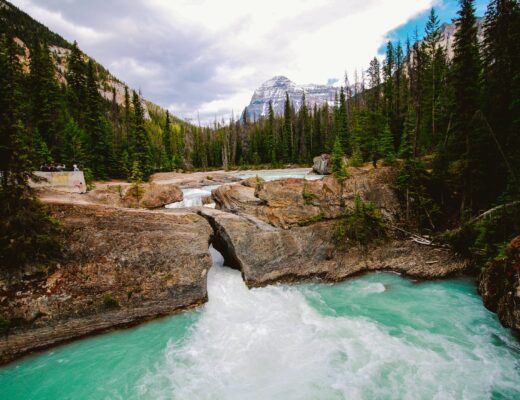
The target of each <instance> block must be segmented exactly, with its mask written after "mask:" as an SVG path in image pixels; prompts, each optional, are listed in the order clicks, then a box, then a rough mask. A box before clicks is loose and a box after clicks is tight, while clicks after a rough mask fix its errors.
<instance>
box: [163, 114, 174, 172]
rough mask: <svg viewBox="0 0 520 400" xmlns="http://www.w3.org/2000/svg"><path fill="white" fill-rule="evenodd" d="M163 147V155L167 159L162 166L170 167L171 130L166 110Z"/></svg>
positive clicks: (171, 149)
mask: <svg viewBox="0 0 520 400" xmlns="http://www.w3.org/2000/svg"><path fill="white" fill-rule="evenodd" d="M162 139H163V149H164V155H165V158H166V160H167V162H166V164H165V165H164V167H166V168H167V169H171V160H172V158H173V147H172V132H171V121H170V112H169V111H168V110H166V122H165V124H164V129H163V137H162Z"/></svg>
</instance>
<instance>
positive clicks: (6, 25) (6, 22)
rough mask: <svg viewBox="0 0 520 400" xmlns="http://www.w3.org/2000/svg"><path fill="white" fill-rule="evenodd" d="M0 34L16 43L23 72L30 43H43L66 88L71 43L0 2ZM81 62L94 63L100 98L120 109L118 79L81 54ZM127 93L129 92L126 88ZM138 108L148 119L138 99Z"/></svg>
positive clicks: (122, 98) (145, 107) (122, 86)
mask: <svg viewBox="0 0 520 400" xmlns="http://www.w3.org/2000/svg"><path fill="white" fill-rule="evenodd" d="M0 22H1V24H0V34H3V33H8V34H10V35H13V36H14V38H15V41H16V43H17V44H18V46H19V47H20V49H21V50H20V51H21V54H20V61H21V64H22V65H23V71H24V72H25V73H29V71H30V67H29V64H30V56H31V53H30V50H29V46H30V44H31V43H32V42H33V41H34V40H44V41H45V42H46V43H47V46H48V49H49V52H50V54H51V56H52V59H53V60H54V64H55V66H56V78H57V80H58V81H59V82H60V83H61V84H65V85H66V84H67V77H66V75H67V60H68V57H69V55H70V52H71V49H72V43H70V42H68V41H67V40H65V39H64V38H62V37H61V36H60V35H58V34H56V33H55V32H52V31H50V30H49V29H48V28H47V27H46V26H44V25H43V24H41V23H40V22H38V21H36V20H34V19H33V18H32V17H31V16H30V15H28V14H26V13H24V12H23V11H22V10H20V9H18V8H17V7H15V6H14V5H12V4H11V3H9V2H7V1H5V0H0ZM82 54H83V58H84V61H85V62H87V61H89V60H92V61H94V65H95V66H96V70H97V73H98V77H99V78H100V81H101V84H100V86H99V88H98V90H99V93H100V94H101V96H102V97H103V98H104V99H105V100H107V101H113V100H114V101H115V102H116V103H117V104H118V105H119V106H123V105H124V101H125V87H126V86H127V85H125V84H124V83H123V82H122V81H121V80H120V79H118V78H117V77H115V76H114V75H112V74H111V73H110V72H109V71H108V69H106V68H105V67H104V66H103V65H101V64H100V63H98V62H97V61H95V60H94V59H93V58H92V57H90V56H88V55H87V54H85V53H82ZM128 90H129V91H130V93H131V92H132V88H130V87H129V88H128ZM140 98H141V104H142V106H143V111H144V116H145V118H146V119H150V113H149V110H148V105H147V102H148V101H147V100H146V99H144V98H143V97H142V96H141V95H140Z"/></svg>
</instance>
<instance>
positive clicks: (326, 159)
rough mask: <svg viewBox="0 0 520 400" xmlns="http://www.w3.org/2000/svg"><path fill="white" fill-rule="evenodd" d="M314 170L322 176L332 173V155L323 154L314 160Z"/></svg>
mask: <svg viewBox="0 0 520 400" xmlns="http://www.w3.org/2000/svg"><path fill="white" fill-rule="evenodd" d="M312 162H313V164H312V170H313V171H314V172H316V173H317V174H320V175H329V174H331V173H332V165H331V162H330V154H322V155H321V156H317V157H314V158H313V159H312Z"/></svg>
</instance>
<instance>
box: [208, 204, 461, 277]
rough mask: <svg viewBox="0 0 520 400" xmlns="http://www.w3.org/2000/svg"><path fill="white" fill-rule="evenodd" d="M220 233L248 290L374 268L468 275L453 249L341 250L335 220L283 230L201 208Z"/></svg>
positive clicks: (217, 240)
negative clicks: (334, 237) (272, 284)
mask: <svg viewBox="0 0 520 400" xmlns="http://www.w3.org/2000/svg"><path fill="white" fill-rule="evenodd" d="M198 212H199V214H201V215H202V216H204V217H205V218H207V219H208V221H209V222H210V223H211V225H212V227H213V230H214V232H215V237H214V240H213V244H214V246H215V248H216V249H217V250H219V251H220V252H221V253H222V255H223V256H224V259H225V261H226V265H229V266H231V267H234V268H237V269H239V270H240V271H241V272H242V276H243V278H244V281H245V282H246V284H247V286H249V287H258V286H265V285H267V284H269V283H272V282H280V281H282V282H293V281H295V282H300V281H304V280H310V279H320V280H324V281H330V282H336V281H340V280H343V279H345V278H347V277H349V276H352V275H355V274H358V273H361V272H365V271H372V270H392V271H397V272H401V273H404V274H406V275H409V276H413V277H417V278H425V279H432V278H441V277H445V276H448V275H450V274H454V273H457V272H462V271H463V270H464V269H465V268H466V263H465V262H464V261H462V260H460V259H458V258H456V257H455V256H454V255H453V254H452V253H451V252H450V251H448V250H446V249H441V248H433V247H424V246H420V245H418V244H415V243H413V242H409V241H403V240H389V241H387V242H385V243H380V244H378V245H375V246H373V247H371V248H370V249H369V251H367V250H366V249H362V248H360V247H358V246H355V245H352V246H349V248H348V249H347V250H346V251H337V250H336V246H335V245H334V244H333V241H332V235H333V232H334V231H335V221H322V222H317V223H314V224H311V225H308V226H301V227H293V228H291V229H288V230H287V229H281V228H277V227H273V226H271V225H269V224H267V223H265V222H264V221H262V220H259V219H257V218H255V217H254V216H251V215H245V214H241V215H236V214H231V213H227V212H222V211H219V210H211V209H199V211H198Z"/></svg>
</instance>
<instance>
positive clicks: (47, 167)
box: [40, 163, 79, 172]
mask: <svg viewBox="0 0 520 400" xmlns="http://www.w3.org/2000/svg"><path fill="white" fill-rule="evenodd" d="M40 171H43V172H63V171H79V168H78V166H77V164H74V165H73V166H72V170H71V169H67V166H66V165H65V164H55V163H51V164H44V165H40Z"/></svg>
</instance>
